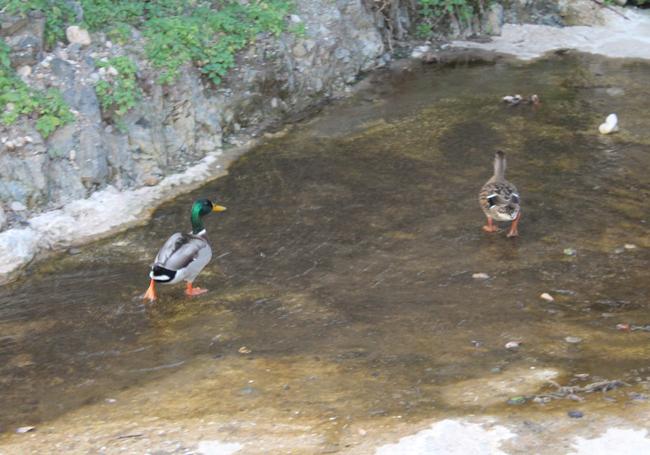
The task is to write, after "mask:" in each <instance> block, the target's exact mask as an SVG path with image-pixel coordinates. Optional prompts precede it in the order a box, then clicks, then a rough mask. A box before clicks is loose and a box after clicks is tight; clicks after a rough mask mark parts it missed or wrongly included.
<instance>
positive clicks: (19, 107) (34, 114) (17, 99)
mask: <svg viewBox="0 0 650 455" xmlns="http://www.w3.org/2000/svg"><path fill="white" fill-rule="evenodd" d="M9 52H10V49H9V46H7V44H6V43H5V42H4V41H2V40H0V106H2V110H3V111H2V114H1V115H0V121H1V122H2V123H4V124H5V125H11V124H12V123H14V122H16V120H18V119H19V118H20V117H21V116H23V115H25V116H28V117H31V118H35V119H36V130H37V131H38V132H39V133H41V135H42V136H43V137H48V136H49V135H50V134H52V133H53V132H54V130H56V128H58V127H59V126H61V125H64V124H66V123H69V122H71V121H73V120H74V116H73V115H72V113H71V112H70V108H69V107H68V105H67V104H66V103H65V102H64V101H63V98H62V97H61V94H60V93H59V91H58V90H55V89H50V90H48V91H46V92H41V91H37V90H34V89H32V88H30V87H29V86H28V85H27V84H25V83H24V82H23V81H22V80H21V79H20V78H19V77H18V76H16V73H15V72H14V70H13V68H12V67H11V61H10V59H9Z"/></svg>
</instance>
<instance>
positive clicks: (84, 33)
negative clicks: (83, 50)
mask: <svg viewBox="0 0 650 455" xmlns="http://www.w3.org/2000/svg"><path fill="white" fill-rule="evenodd" d="M65 36H66V38H68V42H69V43H70V44H79V45H81V46H88V45H90V43H92V40H91V39H90V34H89V33H88V30H86V29H83V28H81V27H79V26H77V25H71V26H70V27H68V28H67V29H66V30H65Z"/></svg>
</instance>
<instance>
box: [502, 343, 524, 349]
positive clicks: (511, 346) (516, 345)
mask: <svg viewBox="0 0 650 455" xmlns="http://www.w3.org/2000/svg"><path fill="white" fill-rule="evenodd" d="M519 346H521V341H508V342H507V343H506V344H505V348H506V349H518V348H519Z"/></svg>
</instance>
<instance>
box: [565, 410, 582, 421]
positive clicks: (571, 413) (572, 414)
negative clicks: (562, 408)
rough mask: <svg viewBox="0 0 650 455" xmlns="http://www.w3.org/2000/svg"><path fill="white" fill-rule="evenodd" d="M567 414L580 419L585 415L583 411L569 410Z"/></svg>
mask: <svg viewBox="0 0 650 455" xmlns="http://www.w3.org/2000/svg"><path fill="white" fill-rule="evenodd" d="M567 414H568V415H569V417H571V418H572V419H580V418H582V416H584V414H583V413H582V411H569V412H568V413H567Z"/></svg>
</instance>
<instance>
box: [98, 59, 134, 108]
mask: <svg viewBox="0 0 650 455" xmlns="http://www.w3.org/2000/svg"><path fill="white" fill-rule="evenodd" d="M97 66H99V67H100V68H105V69H106V71H105V76H104V79H102V80H100V81H99V82H97V84H95V92H96V93H97V97H98V98H99V102H100V103H101V106H102V109H104V110H105V111H110V112H112V113H114V114H115V115H116V116H118V117H122V116H124V115H125V114H126V113H127V112H128V111H129V109H131V108H133V107H134V106H135V105H136V104H137V102H138V100H139V99H140V97H141V96H142V91H141V90H140V87H139V86H138V81H137V72H138V68H137V67H136V65H135V63H133V61H132V60H131V59H130V58H128V57H124V56H120V57H114V58H111V59H108V60H106V61H100V62H98V63H97Z"/></svg>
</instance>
